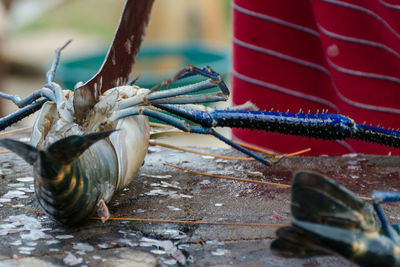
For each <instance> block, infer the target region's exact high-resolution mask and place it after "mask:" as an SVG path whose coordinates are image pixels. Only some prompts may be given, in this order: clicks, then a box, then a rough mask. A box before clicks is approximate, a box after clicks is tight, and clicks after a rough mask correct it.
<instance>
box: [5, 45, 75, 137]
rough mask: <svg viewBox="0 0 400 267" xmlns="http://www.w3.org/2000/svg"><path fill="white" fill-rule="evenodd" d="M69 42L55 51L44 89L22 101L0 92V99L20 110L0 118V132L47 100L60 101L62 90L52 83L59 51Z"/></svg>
mask: <svg viewBox="0 0 400 267" xmlns="http://www.w3.org/2000/svg"><path fill="white" fill-rule="evenodd" d="M70 42H71V40H69V41H68V42H66V43H65V44H64V45H63V46H61V47H59V48H57V49H56V51H55V55H54V57H53V61H52V63H51V67H50V69H49V71H48V72H47V74H46V81H47V84H46V85H45V87H44V88H42V89H40V90H37V91H35V92H33V93H32V94H30V95H29V96H27V97H25V98H23V99H21V97H20V96H18V95H9V94H5V93H1V92H0V98H4V99H8V100H11V101H12V102H13V103H14V104H16V105H17V106H18V107H19V108H21V109H20V110H18V111H16V112H14V113H11V114H9V115H7V116H5V117H3V118H0V131H1V130H4V129H5V128H7V127H8V126H10V125H11V124H13V123H15V122H17V121H20V120H22V119H23V118H25V117H27V116H29V115H31V114H32V113H34V112H36V111H38V110H39V109H40V108H41V107H42V106H43V104H44V103H46V102H47V101H48V100H51V101H55V102H56V103H59V102H60V101H61V100H62V90H61V88H60V86H59V85H57V84H55V83H54V76H55V73H56V69H57V66H58V62H59V61H60V56H61V51H62V50H63V49H64V48H65V47H66V46H67V45H68V44H69V43H70Z"/></svg>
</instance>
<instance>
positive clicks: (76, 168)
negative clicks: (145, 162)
mask: <svg viewBox="0 0 400 267" xmlns="http://www.w3.org/2000/svg"><path fill="white" fill-rule="evenodd" d="M112 132H113V131H106V132H96V133H91V134H87V135H82V136H78V135H72V136H68V137H65V138H62V139H60V140H58V141H57V142H55V143H53V144H51V145H50V146H49V147H48V148H47V149H44V150H42V149H37V148H35V147H34V146H31V145H28V144H25V143H23V142H20V141H16V140H11V139H2V140H0V145H2V146H4V147H6V148H8V149H10V150H12V151H14V152H15V153H17V154H18V155H19V156H21V157H22V158H24V159H25V161H26V162H28V163H29V164H31V165H32V166H33V167H34V170H35V176H36V179H35V183H36V184H35V193H36V195H37V197H38V200H39V203H40V205H41V206H42V208H43V209H44V211H45V212H46V213H47V214H51V216H52V217H53V218H54V219H55V220H56V221H58V222H61V223H63V224H69V225H72V224H76V223H78V222H81V221H82V220H84V219H86V218H87V216H88V214H91V213H93V211H94V210H95V208H96V205H97V204H98V203H99V202H100V201H101V200H105V201H108V200H109V199H110V197H111V195H112V192H113V191H114V190H115V189H114V187H115V184H116V181H115V180H116V176H115V173H116V172H117V166H116V164H113V163H110V162H109V161H107V160H106V156H105V155H113V154H111V153H114V151H112V150H113V149H112V147H110V146H108V145H104V144H101V143H99V144H98V145H97V144H96V145H94V144H95V143H97V142H99V141H100V142H106V141H101V140H104V139H105V138H107V137H108V136H109V135H110V134H111V133H112ZM91 146H96V148H95V149H90V147H91ZM81 155H82V156H81ZM91 156H97V157H101V158H103V163H102V164H96V163H93V162H90V158H91ZM78 157H79V160H77V158H78ZM89 164H92V165H93V164H95V165H96V166H95V168H85V166H88V165H89ZM82 169H85V170H86V171H84V172H82V171H81V170H82ZM90 177H92V178H90Z"/></svg>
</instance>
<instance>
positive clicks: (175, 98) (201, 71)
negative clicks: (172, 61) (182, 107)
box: [118, 65, 229, 110]
mask: <svg viewBox="0 0 400 267" xmlns="http://www.w3.org/2000/svg"><path fill="white" fill-rule="evenodd" d="M193 75H200V76H203V77H206V78H208V79H207V80H205V81H202V82H198V83H195V84H190V85H186V86H182V87H178V88H174V89H169V90H164V91H159V92H156V91H157V90H158V89H160V88H162V87H166V86H168V85H170V84H171V83H173V82H174V81H176V80H180V79H184V78H187V77H189V76H193ZM215 87H218V88H219V89H220V91H221V92H220V93H210V94H201V95H188V94H190V93H197V92H201V91H203V90H207V89H211V88H215ZM228 97H229V90H228V88H227V87H226V85H225V83H224V81H223V80H222V79H221V77H220V76H219V74H217V73H216V72H215V71H213V70H212V69H211V68H208V67H205V68H197V67H194V66H191V65H189V66H188V67H186V68H184V69H183V70H181V71H179V72H178V73H177V74H175V75H174V76H173V77H172V78H171V79H169V80H165V81H163V82H162V83H160V84H158V85H156V86H154V87H153V88H152V89H151V90H150V91H149V93H148V94H147V95H145V96H143V95H138V96H134V97H131V98H129V99H124V100H122V101H121V102H120V104H119V106H118V110H122V109H125V108H130V107H133V106H136V105H140V104H152V103H162V104H195V103H206V102H217V101H226V100H227V99H228Z"/></svg>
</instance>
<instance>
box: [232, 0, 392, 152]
mask: <svg viewBox="0 0 400 267" xmlns="http://www.w3.org/2000/svg"><path fill="white" fill-rule="evenodd" d="M395 2H397V1H390V0H363V1H355V0H268V1H265V0H251V1H249V0H234V1H233V19H234V20H233V21H234V26H233V27H234V30H233V71H232V73H233V77H232V83H233V98H232V100H233V104H234V105H239V104H243V103H244V102H246V101H247V100H251V101H252V102H253V103H255V104H256V105H257V106H258V107H259V108H260V109H261V110H269V109H271V108H273V109H274V110H280V111H287V110H288V109H289V110H290V111H291V112H297V111H299V110H300V109H302V110H303V111H308V110H310V111H311V112H317V111H318V110H319V111H322V110H328V111H329V112H330V113H340V114H343V115H347V116H349V117H351V118H352V119H354V120H355V121H356V122H357V123H363V122H364V121H366V122H367V123H371V124H372V125H380V126H381V127H385V128H387V127H390V128H395V129H397V128H399V127H400V5H399V4H395ZM233 135H234V138H236V139H239V140H242V141H245V142H248V143H253V144H256V145H259V146H262V147H266V148H270V149H273V150H275V151H278V152H284V153H288V152H292V151H295V150H300V149H303V148H306V147H311V148H312V151H311V154H309V155H320V154H328V155H341V154H346V153H354V152H359V153H369V154H388V153H392V154H397V155H399V154H400V149H394V148H388V147H385V146H381V145H376V144H370V143H365V142H362V141H357V140H345V141H323V140H315V139H310V138H304V137H294V136H286V135H281V134H276V133H266V132H260V131H250V130H241V129H234V130H233Z"/></svg>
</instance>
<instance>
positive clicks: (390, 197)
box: [372, 191, 400, 243]
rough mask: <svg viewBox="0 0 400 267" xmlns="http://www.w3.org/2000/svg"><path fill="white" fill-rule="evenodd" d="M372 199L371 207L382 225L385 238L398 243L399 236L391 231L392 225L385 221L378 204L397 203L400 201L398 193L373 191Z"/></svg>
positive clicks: (394, 231) (399, 240)
mask: <svg viewBox="0 0 400 267" xmlns="http://www.w3.org/2000/svg"><path fill="white" fill-rule="evenodd" d="M372 199H373V203H372V204H373V207H374V209H375V212H376V214H377V215H378V218H379V220H380V221H381V224H382V229H383V231H384V233H385V235H386V236H388V237H389V238H390V239H392V240H393V241H394V242H396V243H400V236H399V234H398V233H397V231H396V230H394V229H393V227H392V225H391V224H390V223H389V222H388V220H387V219H386V216H385V214H384V212H383V209H382V207H381V206H380V204H382V203H388V202H398V201H400V192H394V191H375V192H374V194H373V195H372Z"/></svg>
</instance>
